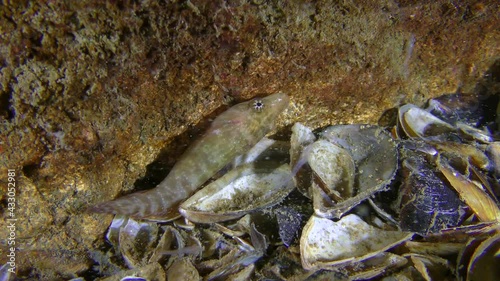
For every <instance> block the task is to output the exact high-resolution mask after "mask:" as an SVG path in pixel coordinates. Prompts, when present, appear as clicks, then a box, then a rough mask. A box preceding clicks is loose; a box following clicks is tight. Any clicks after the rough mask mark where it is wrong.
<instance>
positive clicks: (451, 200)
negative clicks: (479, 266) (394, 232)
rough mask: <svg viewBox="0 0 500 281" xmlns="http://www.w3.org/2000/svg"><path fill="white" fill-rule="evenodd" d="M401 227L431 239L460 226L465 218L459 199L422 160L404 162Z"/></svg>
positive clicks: (415, 159) (412, 158)
mask: <svg viewBox="0 0 500 281" xmlns="http://www.w3.org/2000/svg"><path fill="white" fill-rule="evenodd" d="M402 166H403V183H402V186H401V189H400V191H399V194H400V199H399V202H400V207H401V208H400V227H401V229H402V230H406V231H413V232H416V233H419V234H423V235H427V234H428V233H436V232H439V231H441V230H443V229H446V228H449V227H454V226H457V225H458V224H459V223H460V221H461V220H462V217H463V215H464V211H463V208H464V204H463V203H462V202H461V201H460V198H459V196H458V195H457V194H456V193H455V192H454V191H453V190H452V189H451V188H450V187H448V185H446V184H445V183H444V182H443V179H441V178H440V177H438V176H437V174H436V173H435V171H433V170H432V167H431V166H430V164H429V163H428V162H427V160H425V158H423V157H422V156H417V155H415V156H414V157H408V158H406V159H405V160H404V161H403V164H402Z"/></svg>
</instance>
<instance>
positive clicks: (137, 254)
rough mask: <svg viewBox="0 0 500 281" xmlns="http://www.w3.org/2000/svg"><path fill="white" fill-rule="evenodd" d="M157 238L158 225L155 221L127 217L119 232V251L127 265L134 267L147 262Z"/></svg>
mask: <svg viewBox="0 0 500 281" xmlns="http://www.w3.org/2000/svg"><path fill="white" fill-rule="evenodd" d="M157 240H158V225H157V224H156V223H149V222H138V221H135V220H134V219H128V221H127V223H126V225H125V226H124V227H123V228H121V229H120V234H119V241H120V245H119V248H120V252H121V253H122V256H123V258H124V260H125V262H126V263H127V265H128V266H129V267H130V268H135V267H139V266H143V265H146V264H148V259H149V257H150V256H151V255H152V252H153V249H154V246H155V244H156V241H157Z"/></svg>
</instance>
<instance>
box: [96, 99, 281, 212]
mask: <svg viewBox="0 0 500 281" xmlns="http://www.w3.org/2000/svg"><path fill="white" fill-rule="evenodd" d="M288 103H289V98H288V96H287V95H285V94H281V93H278V94H273V95H270V96H268V97H265V98H262V99H259V100H250V101H247V102H243V103H239V104H237V105H235V106H233V107H231V108H229V109H228V110H226V111H225V112H223V113H222V114H220V115H219V116H218V117H217V118H216V119H215V120H214V121H213V122H212V124H211V125H210V128H209V129H208V131H207V132H206V133H205V134H204V135H203V137H202V138H200V139H199V140H197V141H196V142H195V143H193V144H192V145H191V146H190V147H189V148H188V149H187V151H186V152H185V153H184V154H183V155H182V156H181V158H180V159H179V161H177V163H176V164H175V165H174V167H173V168H172V170H171V171H170V173H169V174H168V175H167V177H166V178H165V179H164V180H163V181H162V182H161V183H160V184H158V185H157V186H156V187H155V188H153V189H150V190H146V191H140V192H136V193H132V194H130V195H126V196H123V197H120V198H118V199H115V200H113V201H108V202H104V203H100V204H98V205H96V206H94V207H91V208H90V211H92V212H97V213H110V214H120V215H126V216H129V217H132V218H137V219H148V220H156V221H165V220H169V219H172V218H174V217H176V216H177V215H178V211H177V208H178V205H179V204H180V203H181V202H182V201H184V200H185V199H187V198H188V197H189V196H190V195H191V194H192V193H194V191H196V190H197V189H198V188H199V187H200V186H201V185H203V184H204V183H205V182H206V181H208V180H209V179H210V178H211V177H212V176H213V175H215V174H216V173H217V172H218V171H219V170H221V169H222V168H224V167H225V166H226V165H227V164H229V163H230V162H231V161H232V160H233V159H234V158H235V157H236V156H238V155H241V154H243V153H245V152H246V151H247V150H249V149H250V148H251V147H252V146H254V145H255V144H256V143H257V142H258V141H259V140H261V139H262V138H263V137H264V136H265V135H266V134H267V133H268V132H269V131H271V130H272V129H273V127H274V124H275V120H276V118H277V117H278V115H279V114H280V113H281V112H282V111H283V110H285V108H286V107H287V106H288Z"/></svg>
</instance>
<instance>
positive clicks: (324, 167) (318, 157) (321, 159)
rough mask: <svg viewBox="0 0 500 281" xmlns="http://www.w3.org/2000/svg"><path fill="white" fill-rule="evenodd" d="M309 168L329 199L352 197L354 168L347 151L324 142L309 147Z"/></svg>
mask: <svg viewBox="0 0 500 281" xmlns="http://www.w3.org/2000/svg"><path fill="white" fill-rule="evenodd" d="M308 162H309V166H311V169H312V170H313V171H314V173H315V175H317V176H318V177H319V179H320V183H319V184H322V185H324V186H323V187H322V189H323V191H325V192H326V193H327V194H328V195H329V196H330V197H331V198H338V199H339V200H345V199H346V198H350V197H352V196H353V195H354V174H355V172H356V167H355V164H354V160H353V159H352V157H351V155H350V154H349V152H348V151H346V150H345V149H343V148H341V147H340V146H337V145H335V144H333V143H331V142H329V141H326V140H319V141H317V142H315V143H313V144H312V145H311V148H310V153H309V157H308Z"/></svg>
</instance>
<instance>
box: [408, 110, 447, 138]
mask: <svg viewBox="0 0 500 281" xmlns="http://www.w3.org/2000/svg"><path fill="white" fill-rule="evenodd" d="M398 124H399V126H400V128H401V129H402V130H403V132H404V133H405V134H406V135H407V136H408V137H410V138H422V139H423V138H426V137H430V136H437V135H441V134H445V133H450V132H454V131H455V130H456V129H455V128H454V127H453V126H452V125H450V124H448V123H447V122H445V121H443V120H441V119H439V118H438V117H436V116H434V115H432V114H431V113H430V112H428V111H425V110H424V109H421V108H419V107H417V106H415V105H413V104H405V105H403V106H401V107H400V108H399V109H398Z"/></svg>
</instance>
